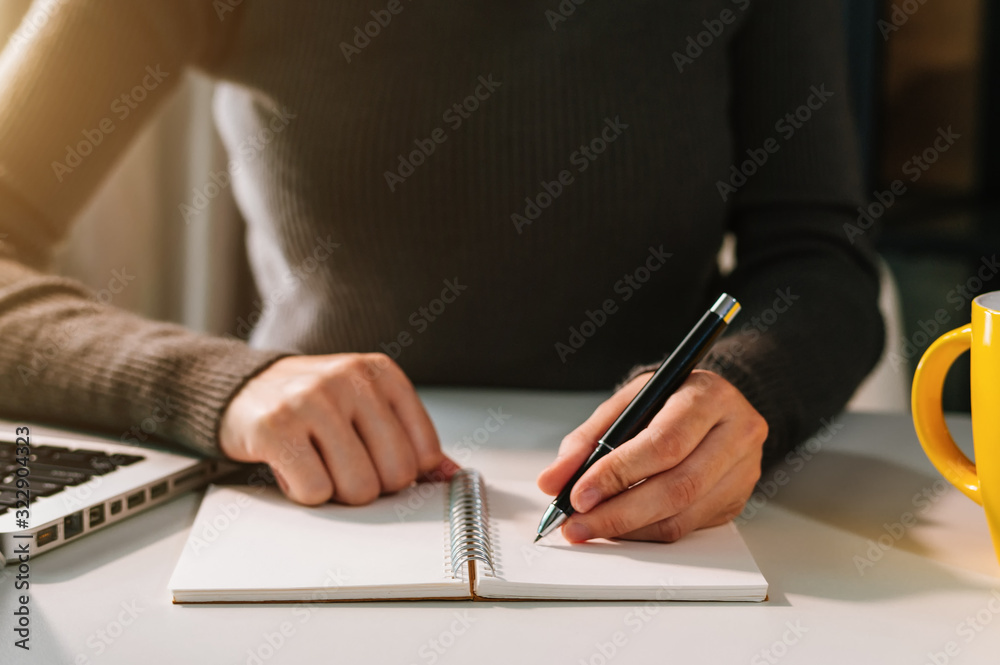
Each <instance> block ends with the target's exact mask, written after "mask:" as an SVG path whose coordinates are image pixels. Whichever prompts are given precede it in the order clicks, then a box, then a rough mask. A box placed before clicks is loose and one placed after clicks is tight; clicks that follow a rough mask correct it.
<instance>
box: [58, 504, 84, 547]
mask: <svg viewBox="0 0 1000 665" xmlns="http://www.w3.org/2000/svg"><path fill="white" fill-rule="evenodd" d="M81 533H83V511H82V510H78V511H77V512H75V513H73V514H72V515H67V516H66V518H65V519H64V520H63V538H65V539H66V540H69V539H70V538H72V537H73V536H79V535H80V534H81Z"/></svg>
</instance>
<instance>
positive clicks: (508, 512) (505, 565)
mask: <svg viewBox="0 0 1000 665" xmlns="http://www.w3.org/2000/svg"><path fill="white" fill-rule="evenodd" d="M549 501H550V498H549V497H546V496H544V495H543V494H542V493H541V492H539V491H538V489H537V488H536V487H535V486H534V484H532V483H528V482H502V483H489V484H487V483H486V482H485V481H484V480H483V478H482V476H481V475H480V474H479V473H478V472H476V471H469V470H463V471H461V472H459V473H458V474H457V475H456V476H455V477H454V478H453V479H452V481H451V482H450V483H435V484H424V485H418V486H416V487H413V488H411V489H410V490H409V491H407V492H404V493H401V494H399V495H395V496H387V497H383V498H381V499H379V500H378V501H376V502H375V503H373V504H370V505H367V506H362V507H349V506H342V505H335V504H326V505H323V506H319V507H314V508H305V507H303V506H299V505H296V504H294V503H292V502H291V501H289V500H288V499H286V498H285V497H284V496H282V495H281V493H280V492H279V491H277V490H276V489H273V488H266V489H265V488H261V487H245V486H241V487H229V486H227V487H221V486H213V487H211V488H209V490H208V492H207V493H206V495H205V499H204V501H203V502H202V504H201V508H200V509H199V511H198V516H197V518H196V519H195V522H194V525H193V527H192V529H191V533H190V535H189V536H188V541H187V543H186V544H185V546H184V551H183V553H182V554H181V557H180V560H179V561H178V563H177V567H176V569H175V570H174V574H173V577H172V578H171V579H170V584H169V587H170V591H171V593H172V594H173V597H174V602H177V603H234V602H268V601H270V602H275V601H281V602H295V601H299V602H320V601H357V600H404V599H409V600H417V599H420V600H429V599H469V600H471V599H493V600H521V599H550V600H751V601H759V600H763V599H764V597H765V595H766V593H767V582H766V581H765V580H764V578H763V576H761V574H760V571H759V570H758V569H757V565H756V564H755V563H754V560H753V557H752V556H751V555H750V552H749V551H748V550H747V547H746V544H745V543H744V542H743V539H742V538H741V537H740V535H739V533H738V532H737V531H736V528H735V527H734V526H733V525H732V524H726V525H723V526H719V527H714V528H711V529H704V530H701V531H696V532H694V533H692V534H690V535H688V536H686V537H684V538H682V539H681V540H680V541H678V542H676V543H672V544H662V543H640V542H628V541H609V540H597V541H592V542H589V543H585V544H582V545H570V544H569V543H567V542H566V541H565V540H563V538H562V536H561V535H559V533H558V532H556V533H553V534H552V535H550V536H549V537H548V538H546V539H544V540H542V541H540V542H539V543H537V544H533V543H532V541H533V539H534V534H535V529H536V527H537V526H538V519H539V517H540V516H541V514H542V512H543V511H544V510H545V507H546V506H547V505H548V503H549Z"/></svg>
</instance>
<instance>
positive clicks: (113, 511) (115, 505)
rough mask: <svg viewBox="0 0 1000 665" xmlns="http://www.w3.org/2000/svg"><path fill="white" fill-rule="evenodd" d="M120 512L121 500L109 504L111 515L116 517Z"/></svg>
mask: <svg viewBox="0 0 1000 665" xmlns="http://www.w3.org/2000/svg"><path fill="white" fill-rule="evenodd" d="M121 511H122V500H121V499H115V500H114V501H112V502H111V514H112V515H117V514H118V513H120V512H121Z"/></svg>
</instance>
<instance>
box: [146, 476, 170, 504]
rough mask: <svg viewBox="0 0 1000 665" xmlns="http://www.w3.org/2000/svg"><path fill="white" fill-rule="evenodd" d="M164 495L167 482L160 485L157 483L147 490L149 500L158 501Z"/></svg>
mask: <svg viewBox="0 0 1000 665" xmlns="http://www.w3.org/2000/svg"><path fill="white" fill-rule="evenodd" d="M166 493H167V481H165V480H164V481H163V482H162V483H157V484H155V485H153V486H152V487H151V488H149V498H150V499H159V498H160V497H161V496H163V495H164V494H166Z"/></svg>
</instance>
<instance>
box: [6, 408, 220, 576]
mask: <svg viewBox="0 0 1000 665" xmlns="http://www.w3.org/2000/svg"><path fill="white" fill-rule="evenodd" d="M25 433H27V435H26V436H24V435H25ZM19 435H20V436H19ZM25 453H27V454H25ZM235 468H237V466H236V465H235V464H232V463H229V462H225V461H220V460H206V459H201V458H199V457H195V456H193V455H190V456H189V455H184V454H178V453H174V452H170V451H166V450H163V449H159V448H155V447H153V446H141V447H140V446H132V445H125V444H122V443H116V442H114V441H113V440H111V439H104V438H101V437H97V436H91V435H86V434H78V433H75V432H70V431H65V430H58V429H53V428H49V427H43V426H40V425H31V424H25V423H14V422H7V421H3V420H0V566H3V565H6V563H17V562H18V561H20V560H22V559H21V557H20V554H21V553H24V552H27V553H28V554H29V556H30V557H31V558H34V557H36V556H38V555H39V554H44V553H45V552H48V551H50V550H52V549H55V548H56V547H59V546H60V545H63V544H65V543H68V542H71V541H74V540H76V539H78V538H80V537H81V536H84V535H86V534H88V533H92V532H94V531H96V530H97V529H103V528H105V527H107V526H110V525H112V524H115V523H117V522H120V521H121V520H123V519H126V518H128V517H131V516H132V515H135V514H136V513H140V512H142V511H144V510H148V509H149V508H152V507H153V506H156V505H159V504H161V503H163V502H164V501H167V500H169V499H170V498H171V497H174V496H177V495H178V494H180V493H181V492H186V491H188V490H191V489H195V488H198V487H201V486H202V485H205V484H206V483H208V482H209V481H211V480H213V479H214V478H217V477H218V476H220V475H223V474H226V473H229V472H231V471H232V470H233V469H235Z"/></svg>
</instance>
